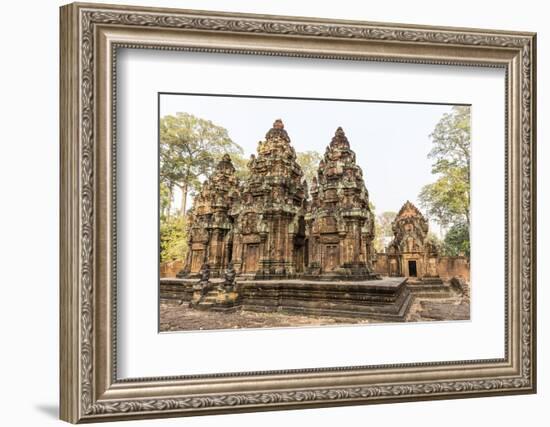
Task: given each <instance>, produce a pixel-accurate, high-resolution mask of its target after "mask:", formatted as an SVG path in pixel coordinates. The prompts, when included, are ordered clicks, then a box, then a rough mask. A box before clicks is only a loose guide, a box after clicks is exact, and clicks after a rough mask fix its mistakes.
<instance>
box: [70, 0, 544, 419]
mask: <svg viewBox="0 0 550 427" xmlns="http://www.w3.org/2000/svg"><path fill="white" fill-rule="evenodd" d="M313 13H314V12H313ZM535 40H536V38H535V34H533V33H520V32H509V31H495V30H480V29H462V28H439V27H427V26H412V25H402V24H382V23H370V22H356V21H333V20H326V19H315V18H302V17H300V18H298V17H283V16H264V15H245V14H231V13H218V12H205V11H190V10H175V9H158V8H142V7H127V6H110V5H93V4H78V3H75V4H71V5H67V6H63V7H62V8H61V49H60V51H61V85H60V88H61V94H60V96H61V98H60V99H61V112H60V123H61V124H60V134H61V166H62V168H61V209H60V210H61V238H60V242H61V247H60V252H61V283H60V287H61V288H60V295H61V296H60V298H61V302H60V306H61V313H60V317H61V319H60V324H61V331H60V337H61V348H60V372H61V378H60V383H61V411H60V412H61V418H62V419H63V420H66V421H69V422H72V423H78V422H90V421H109V420H119V419H120V420H122V419H130V418H154V417H169V416H186V415H201V414H216V413H228V412H243V411H259V410H276V409H279V410H280V409H286V408H288V409H291V408H292V409H295V408H308V407H320V406H331V405H355V404H369V403H384V402H401V401H411V400H430V399H443V398H462V397H479V396H488V395H496V394H521V393H534V392H535V391H536V330H535V327H536V318H535V315H536V311H535V308H536V304H535V302H536V298H535V296H536V287H535V280H536V256H535V255H536V254H535V248H536V242H535V236H536V232H535V231H536V217H535V215H536V182H535V177H536V173H535V172H536V171H535V166H536V164H535V158H536V146H535V136H536V135H535V131H536V129H535V122H536V117H535V104H536V103H535V93H536V91H535V82H536V78H535V71H536V62H535V59H536V45H535Z"/></svg>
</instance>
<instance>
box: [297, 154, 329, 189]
mask: <svg viewBox="0 0 550 427" xmlns="http://www.w3.org/2000/svg"><path fill="white" fill-rule="evenodd" d="M322 159H323V156H322V155H321V154H320V153H318V152H317V151H303V152H301V153H296V161H297V162H298V164H299V165H300V167H301V168H302V171H303V172H304V178H305V179H306V180H307V183H308V185H310V186H311V182H312V180H313V177H316V176H317V170H318V169H319V162H320V161H321V160H322Z"/></svg>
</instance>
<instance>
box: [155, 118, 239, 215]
mask: <svg viewBox="0 0 550 427" xmlns="http://www.w3.org/2000/svg"><path fill="white" fill-rule="evenodd" d="M226 153H227V154H230V155H233V156H242V154H243V149H242V147H240V146H239V145H238V144H236V143H234V142H233V141H232V140H231V138H230V137H229V134H228V132H227V130H226V129H225V128H223V127H221V126H217V125H215V124H214V123H212V122H211V121H209V120H205V119H201V118H198V117H195V116H193V115H191V114H188V113H176V115H175V116H173V115H168V116H164V117H163V118H161V120H160V180H161V182H162V183H164V184H165V185H166V186H167V187H168V188H169V189H172V188H174V187H178V188H179V189H180V190H181V192H182V196H181V212H180V213H181V216H182V217H184V216H185V212H186V209H187V195H188V194H189V192H192V191H196V190H197V189H198V188H199V185H200V180H201V178H204V177H206V176H208V175H209V174H210V173H211V172H212V170H213V169H214V167H215V166H216V164H217V163H218V161H219V160H220V159H221V157H222V156H223V155H224V154H226Z"/></svg>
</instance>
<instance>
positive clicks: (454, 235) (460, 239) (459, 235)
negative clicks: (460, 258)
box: [443, 223, 470, 258]
mask: <svg viewBox="0 0 550 427" xmlns="http://www.w3.org/2000/svg"><path fill="white" fill-rule="evenodd" d="M443 252H444V253H445V255H449V256H457V255H465V256H467V257H468V258H469V257H470V227H469V226H468V225H467V224H463V223H458V224H455V225H453V226H452V227H451V228H450V229H449V231H447V234H446V235H445V239H444V240H443Z"/></svg>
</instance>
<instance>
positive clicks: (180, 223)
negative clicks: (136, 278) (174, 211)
mask: <svg viewBox="0 0 550 427" xmlns="http://www.w3.org/2000/svg"><path fill="white" fill-rule="evenodd" d="M186 251H187V233H186V227H185V218H184V217H182V216H180V215H177V216H173V215H171V216H165V217H162V216H161V221H160V262H169V261H175V260H183V259H184V257H185V253H186Z"/></svg>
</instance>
